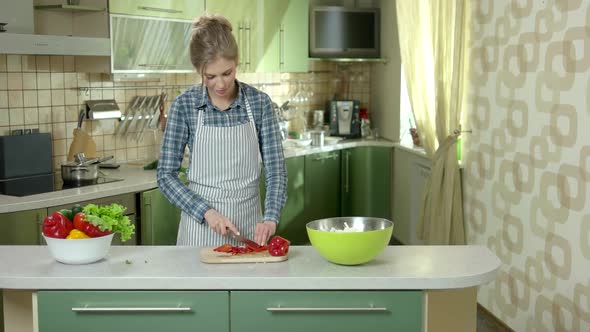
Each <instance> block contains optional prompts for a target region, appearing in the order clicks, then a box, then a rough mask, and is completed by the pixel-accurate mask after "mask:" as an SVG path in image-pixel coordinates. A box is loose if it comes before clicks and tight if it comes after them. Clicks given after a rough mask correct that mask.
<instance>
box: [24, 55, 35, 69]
mask: <svg viewBox="0 0 590 332" xmlns="http://www.w3.org/2000/svg"><path fill="white" fill-rule="evenodd" d="M21 64H22V68H23V72H33V73H34V72H36V71H37V62H36V61H35V56H34V55H23V56H22V58H21Z"/></svg>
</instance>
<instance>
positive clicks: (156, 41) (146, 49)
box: [110, 14, 193, 73]
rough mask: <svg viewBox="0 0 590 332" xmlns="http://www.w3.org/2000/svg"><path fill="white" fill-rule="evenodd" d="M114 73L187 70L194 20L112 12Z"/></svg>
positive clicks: (190, 67)
mask: <svg viewBox="0 0 590 332" xmlns="http://www.w3.org/2000/svg"><path fill="white" fill-rule="evenodd" d="M110 17H111V48H112V56H111V72H113V73H153V72H162V73H183V72H184V73H187V72H192V71H193V67H192V65H191V63H190V60H189V55H188V44H189V40H190V36H191V21H188V20H177V19H168V18H167V19H162V18H158V17H141V16H130V15H118V14H111V15H110Z"/></svg>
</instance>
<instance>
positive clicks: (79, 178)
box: [61, 163, 98, 185]
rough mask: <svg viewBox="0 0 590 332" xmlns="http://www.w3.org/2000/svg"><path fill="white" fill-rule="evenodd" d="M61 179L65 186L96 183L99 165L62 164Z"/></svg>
mask: <svg viewBox="0 0 590 332" xmlns="http://www.w3.org/2000/svg"><path fill="white" fill-rule="evenodd" d="M61 178H62V180H63V182H64V184H70V185H79V184H86V183H94V182H96V181H97V179H98V164H89V165H85V164H82V165H79V164H77V163H67V164H62V165H61Z"/></svg>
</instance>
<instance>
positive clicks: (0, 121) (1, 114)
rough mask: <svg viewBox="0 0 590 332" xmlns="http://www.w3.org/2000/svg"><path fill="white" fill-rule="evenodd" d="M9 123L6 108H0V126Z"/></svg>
mask: <svg viewBox="0 0 590 332" xmlns="http://www.w3.org/2000/svg"><path fill="white" fill-rule="evenodd" d="M8 125H10V115H9V111H8V108H0V126H1V127H4V126H8Z"/></svg>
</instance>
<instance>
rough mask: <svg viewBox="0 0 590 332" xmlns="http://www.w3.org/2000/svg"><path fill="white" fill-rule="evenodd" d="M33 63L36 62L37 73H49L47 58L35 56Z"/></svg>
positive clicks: (45, 56)
mask: <svg viewBox="0 0 590 332" xmlns="http://www.w3.org/2000/svg"><path fill="white" fill-rule="evenodd" d="M35 62H37V72H49V56H47V55H37V57H36V58H35Z"/></svg>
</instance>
